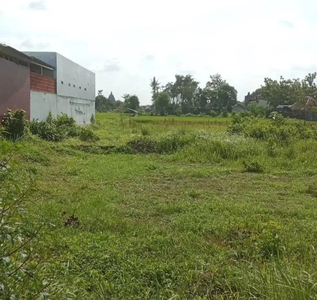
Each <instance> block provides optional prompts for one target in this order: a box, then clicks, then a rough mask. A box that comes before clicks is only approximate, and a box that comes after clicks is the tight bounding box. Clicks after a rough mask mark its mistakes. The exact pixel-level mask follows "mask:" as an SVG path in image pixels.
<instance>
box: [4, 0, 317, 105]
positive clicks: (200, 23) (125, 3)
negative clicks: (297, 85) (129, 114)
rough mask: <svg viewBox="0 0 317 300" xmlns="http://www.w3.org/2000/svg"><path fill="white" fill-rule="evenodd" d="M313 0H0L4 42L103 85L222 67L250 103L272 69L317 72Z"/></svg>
mask: <svg viewBox="0 0 317 300" xmlns="http://www.w3.org/2000/svg"><path fill="white" fill-rule="evenodd" d="M316 15H317V2H315V1H312V0H301V1H299V0H274V1H273V0H256V1H255V0H222V1H219V0H218V1H214V0H209V1H207V0H196V1H187V2H186V1H184V0H182V1H181V0H160V1H148V0H147V1H146V0H133V1H131V0H113V1H101V0H89V1H81V2H80V1H74V0H11V1H8V0H0V43H4V44H7V45H9V46H11V47H14V48H16V49H18V50H20V51H54V52H59V53H60V54H62V55H64V56H66V57H67V58H69V59H71V60H73V61H75V62H76V63H78V64H80V65H82V66H84V67H85V68H88V69H90V70H91V71H93V72H95V73H96V93H97V90H103V93H104V95H105V96H108V95H109V94H110V92H111V91H112V92H113V94H114V96H115V97H116V99H117V100H119V99H121V100H122V95H123V94H125V93H128V94H136V95H137V96H138V97H139V99H140V103H141V104H143V105H145V104H150V103H151V88H150V85H149V84H150V80H151V78H153V76H155V77H156V78H157V79H158V81H159V82H160V83H162V84H166V83H167V82H169V81H173V80H174V78H175V74H182V75H186V74H191V75H193V77H194V78H195V79H196V80H197V81H199V82H200V86H201V87H204V86H205V85H206V82H207V81H208V80H209V77H210V75H214V74H216V73H220V74H221V75H222V77H223V78H224V79H225V80H226V81H227V82H228V83H229V84H231V85H233V86H234V87H235V88H236V89H237V91H238V100H239V101H243V100H244V96H245V95H246V94H247V93H248V92H252V91H254V90H255V89H257V88H259V87H260V86H261V84H263V82H264V78H265V77H270V78H273V79H279V77H280V76H281V75H283V76H284V77H285V78H303V77H304V76H305V75H306V74H308V73H309V72H314V71H317V38H316V32H317V18H316Z"/></svg>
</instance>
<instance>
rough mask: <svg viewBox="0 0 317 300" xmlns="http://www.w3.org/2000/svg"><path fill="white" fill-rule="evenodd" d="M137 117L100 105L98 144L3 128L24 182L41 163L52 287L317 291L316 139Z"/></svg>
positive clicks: (136, 291)
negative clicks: (20, 136) (104, 110)
mask: <svg viewBox="0 0 317 300" xmlns="http://www.w3.org/2000/svg"><path fill="white" fill-rule="evenodd" d="M141 118H143V117H137V118H129V117H125V116H118V115H115V114H98V115H97V118H96V123H95V124H93V125H90V126H89V127H88V129H90V130H92V131H93V132H94V134H96V135H97V136H99V137H100V140H99V141H96V142H93V143H92V142H88V141H86V142H85V141H81V140H80V139H79V138H77V137H74V138H70V139H67V140H63V141H62V142H58V143H56V142H48V141H44V140H41V139H39V138H37V137H34V136H27V137H26V138H25V140H24V141H22V142H19V143H15V144H14V143H11V142H8V141H5V140H1V139H0V153H1V158H0V161H7V165H9V166H10V172H11V173H10V174H11V175H10V176H11V177H10V178H15V180H14V182H15V183H16V184H17V186H22V185H25V181H23V180H22V177H23V176H25V177H26V178H27V177H28V174H30V173H31V174H32V178H33V180H32V184H31V186H30V189H28V191H29V193H28V199H30V200H32V202H29V203H28V204H27V206H26V209H27V211H28V213H27V214H26V215H25V216H24V217H23V222H24V223H23V224H24V225H23V226H24V227H25V228H28V230H29V232H34V231H35V230H36V229H37V228H38V226H39V225H42V227H41V230H40V233H39V235H38V236H37V238H36V244H34V245H32V247H33V249H34V250H33V252H32V253H33V255H34V256H33V257H34V259H36V261H38V262H40V261H41V262H43V263H42V264H39V265H38V267H37V271H38V272H37V276H38V277H37V278H39V279H41V280H42V281H45V280H48V279H50V287H47V288H46V289H45V292H46V293H49V294H50V296H49V299H285V300H286V299H316V298H317V291H316V282H317V276H316V273H315V261H316V250H315V249H316V234H317V231H316V221H315V220H316V219H317V218H316V217H317V201H316V199H317V198H316V197H317V196H316V195H317V193H316V182H317V180H316V179H317V171H316V170H317V168H316V167H317V152H316V150H315V149H316V148H317V141H316V140H315V139H314V138H313V137H312V136H309V137H308V138H305V139H302V138H300V136H296V135H295V136H294V137H291V138H290V139H289V140H288V141H287V143H285V142H282V140H280V139H276V138H275V139H272V138H270V137H271V136H270V134H269V133H265V134H266V136H267V138H265V139H261V140H260V139H258V138H255V137H254V136H250V135H245V134H243V132H242V131H240V132H238V133H239V134H235V135H232V134H231V133H230V132H226V131H227V127H226V122H221V124H218V125H217V126H214V125H211V124H205V123H204V122H201V123H200V124H198V123H196V121H195V120H197V119H199V118H198V117H196V118H193V119H195V120H193V121H192V125H190V124H186V125H184V126H183V125H180V124H179V123H178V122H183V118H187V119H190V117H180V118H179V119H178V118H176V117H175V122H166V124H164V123H157V118H160V117H146V118H147V119H148V120H149V121H150V122H139V120H142V119H141ZM144 118H145V117H144ZM210 119H213V118H210ZM162 120H163V121H164V117H163V118H162ZM220 121H221V120H220ZM220 121H219V122H220ZM226 121H228V122H229V121H230V119H226ZM188 122H191V121H188ZM248 122H254V124H257V122H262V124H264V125H265V126H266V127H268V128H269V127H271V126H272V124H271V123H270V122H272V121H270V120H257V119H254V120H253V121H250V120H248ZM286 122H291V121H286ZM295 123H296V122H295ZM249 126H250V127H249V128H251V125H249ZM274 126H277V125H274ZM283 126H287V125H285V124H284V125H283ZM292 126H293V125H292ZM296 126H297V125H296ZM309 126H313V125H309ZM236 133H237V132H236ZM275 133H276V131H274V134H275ZM1 170H2V169H1V165H0V176H1V174H6V173H3V172H7V168H6V170H2V171H1ZM1 172H2V173H1ZM23 174H24V175H23ZM0 178H3V182H4V180H6V182H7V183H10V182H13V181H12V180H11V179H10V180H9V177H6V179H5V177H0ZM8 180H9V181H8ZM1 191H2V192H3V193H5V188H4V185H3V184H2V189H1ZM75 218H78V221H74V219H75ZM65 223H66V224H67V226H65ZM23 234H25V233H23ZM41 280H40V281H36V282H37V284H39V282H42V281H41ZM36 282H34V284H36ZM28 283H30V281H28ZM31 283H32V280H31ZM31 287H32V284H31ZM35 287H37V288H38V289H41V287H42V286H40V285H36V286H35ZM44 287H45V286H44ZM42 288H43V287H42ZM35 290H36V289H35Z"/></svg>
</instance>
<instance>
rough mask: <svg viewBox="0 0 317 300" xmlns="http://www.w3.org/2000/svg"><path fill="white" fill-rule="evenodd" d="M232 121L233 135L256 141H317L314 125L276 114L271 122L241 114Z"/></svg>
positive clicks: (283, 142) (316, 129) (280, 142)
mask: <svg viewBox="0 0 317 300" xmlns="http://www.w3.org/2000/svg"><path fill="white" fill-rule="evenodd" d="M232 120H233V122H232V124H231V125H230V126H229V127H228V131H229V132H230V133H231V134H240V135H243V136H245V137H251V138H253V139H256V140H263V141H270V143H277V144H289V143H290V142H291V141H293V140H296V139H298V140H306V139H317V126H316V125H315V124H314V123H306V124H304V123H303V122H301V121H297V120H287V119H284V118H283V116H281V115H280V114H278V113H276V112H273V113H271V116H270V120H269V121H268V120H263V119H262V120H261V119H257V118H254V117H243V116H242V115H241V114H239V115H236V116H233V119H232Z"/></svg>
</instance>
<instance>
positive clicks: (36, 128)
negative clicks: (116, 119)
mask: <svg viewBox="0 0 317 300" xmlns="http://www.w3.org/2000/svg"><path fill="white" fill-rule="evenodd" d="M30 131H31V133H32V134H34V135H37V136H38V137H39V138H41V139H43V140H46V141H53V142H60V141H62V140H64V139H66V138H70V137H77V136H78V137H79V138H80V140H82V141H97V140H98V139H99V137H98V136H96V135H95V134H94V133H93V132H92V131H91V130H88V129H85V128H80V127H79V126H77V125H76V121H75V120H74V119H73V118H72V117H69V116H67V115H66V114H62V115H60V116H57V118H56V119H54V118H53V117H52V114H51V113H50V114H49V115H48V117H47V120H46V121H42V122H31V123H30Z"/></svg>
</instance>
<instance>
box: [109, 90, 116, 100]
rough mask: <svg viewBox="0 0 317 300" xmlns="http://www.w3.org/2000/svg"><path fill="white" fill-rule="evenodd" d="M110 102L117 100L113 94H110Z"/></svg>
mask: <svg viewBox="0 0 317 300" xmlns="http://www.w3.org/2000/svg"><path fill="white" fill-rule="evenodd" d="M108 100H110V101H114V102H115V101H116V98H115V97H114V95H113V94H112V92H111V93H110V95H109V97H108Z"/></svg>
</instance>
